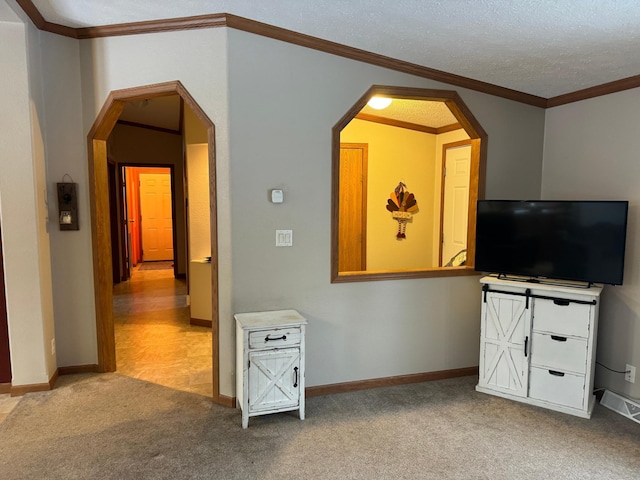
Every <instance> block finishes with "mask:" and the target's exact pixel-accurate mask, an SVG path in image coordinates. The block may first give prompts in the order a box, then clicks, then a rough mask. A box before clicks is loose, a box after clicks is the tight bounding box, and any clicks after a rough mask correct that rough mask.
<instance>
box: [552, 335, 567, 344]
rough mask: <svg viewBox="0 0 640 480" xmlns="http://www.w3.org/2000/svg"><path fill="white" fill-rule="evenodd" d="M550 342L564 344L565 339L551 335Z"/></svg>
mask: <svg viewBox="0 0 640 480" xmlns="http://www.w3.org/2000/svg"><path fill="white" fill-rule="evenodd" d="M551 340H555V341H556V342H566V341H567V337H561V336H559V335H551Z"/></svg>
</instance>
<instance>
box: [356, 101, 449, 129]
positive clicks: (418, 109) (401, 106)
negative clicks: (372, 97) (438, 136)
mask: <svg viewBox="0 0 640 480" xmlns="http://www.w3.org/2000/svg"><path fill="white" fill-rule="evenodd" d="M360 112H361V113H366V114H367V115H375V116H377V117H384V118H390V119H393V120H399V121H402V122H409V123H415V124H417V125H423V126H425V127H432V128H440V127H444V126H447V125H452V124H454V123H458V120H456V117H454V116H453V113H451V110H449V107H447V105H446V104H445V103H444V102H428V101H425V100H401V99H397V98H396V99H393V100H392V102H391V105H389V106H388V107H387V108H385V109H384V110H376V109H374V108H371V107H369V106H368V105H365V107H364V108H363V109H362V110H360Z"/></svg>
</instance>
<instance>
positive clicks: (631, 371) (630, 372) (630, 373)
mask: <svg viewBox="0 0 640 480" xmlns="http://www.w3.org/2000/svg"><path fill="white" fill-rule="evenodd" d="M624 371H625V374H624V379H625V380H626V381H627V382H631V383H636V367H634V366H633V365H629V364H627V367H626V368H625V369H624Z"/></svg>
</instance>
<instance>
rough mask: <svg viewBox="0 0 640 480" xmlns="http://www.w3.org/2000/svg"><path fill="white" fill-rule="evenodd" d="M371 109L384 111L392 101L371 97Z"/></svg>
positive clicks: (369, 103)
mask: <svg viewBox="0 0 640 480" xmlns="http://www.w3.org/2000/svg"><path fill="white" fill-rule="evenodd" d="M367 105H369V106H370V107H371V108H375V109H376V110H383V109H385V108H387V107H388V106H389V105H391V99H390V98H387V97H377V96H376V97H371V99H370V100H369V101H368V102H367Z"/></svg>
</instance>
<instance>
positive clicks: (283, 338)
mask: <svg viewBox="0 0 640 480" xmlns="http://www.w3.org/2000/svg"><path fill="white" fill-rule="evenodd" d="M286 339H287V336H286V335H282V336H281V337H276V338H270V337H269V335H267V336H266V337H264V341H265V342H268V341H269V340H271V341H272V342H273V341H274V340H286Z"/></svg>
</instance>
